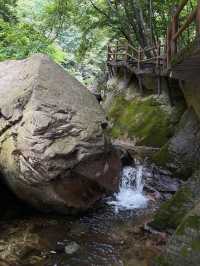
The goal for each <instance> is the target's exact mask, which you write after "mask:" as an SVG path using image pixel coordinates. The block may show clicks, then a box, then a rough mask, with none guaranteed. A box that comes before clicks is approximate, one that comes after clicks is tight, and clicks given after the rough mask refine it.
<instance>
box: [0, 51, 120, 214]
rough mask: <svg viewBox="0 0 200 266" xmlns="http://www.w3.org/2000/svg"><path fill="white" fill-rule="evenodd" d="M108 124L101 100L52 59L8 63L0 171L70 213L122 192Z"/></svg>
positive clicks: (3, 75)
mask: <svg viewBox="0 0 200 266" xmlns="http://www.w3.org/2000/svg"><path fill="white" fill-rule="evenodd" d="M102 123H103V125H105V116H104V112H103V110H102V108H101V106H100V105H99V104H98V102H97V100H96V99H95V97H94V96H93V95H91V94H90V93H89V92H88V91H87V90H86V89H85V88H84V87H83V86H82V85H81V84H80V83H79V82H78V81H76V80H75V79H74V78H72V77H71V76H69V75H68V74H66V72H65V71H64V70H63V69H62V68H61V67H59V66H58V65H56V64H55V63H53V62H52V61H51V60H50V59H48V57H46V56H44V55H34V56H32V57H31V58H29V59H27V60H23V61H6V62H3V63H0V169H1V172H2V174H3V176H4V178H5V180H6V182H7V184H8V185H9V186H10V188H11V189H12V190H13V191H14V192H15V193H16V195H17V196H18V197H20V198H21V199H23V200H25V201H27V202H29V203H31V204H32V205H33V206H35V207H37V208H40V209H42V210H47V211H49V210H56V211H60V212H64V213H66V212H68V211H69V210H70V209H74V208H76V209H85V208H88V207H90V206H91V205H92V204H93V203H94V202H95V201H96V200H98V199H99V198H100V197H101V196H102V194H103V193H104V192H105V191H106V190H109V191H114V190H117V188H118V175H119V171H120V162H119V159H118V155H117V153H116V152H115V151H114V150H113V149H112V147H111V146H110V144H109V143H108V141H107V139H106V138H105V136H104V132H103V128H102Z"/></svg>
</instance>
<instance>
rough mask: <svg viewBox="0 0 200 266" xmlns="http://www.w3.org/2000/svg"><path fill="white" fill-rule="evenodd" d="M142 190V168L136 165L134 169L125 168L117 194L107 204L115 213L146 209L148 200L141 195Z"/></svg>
mask: <svg viewBox="0 0 200 266" xmlns="http://www.w3.org/2000/svg"><path fill="white" fill-rule="evenodd" d="M143 188H144V180H143V166H142V165H140V164H138V163H137V164H136V166H135V167H131V166H126V167H124V168H123V171H122V179H121V184H120V189H119V192H118V193H115V194H114V200H111V201H109V202H108V204H109V205H112V206H113V207H114V208H115V211H116V212H119V211H120V210H133V209H139V208H146V207H147V203H148V199H147V197H146V196H145V195H144V193H143Z"/></svg>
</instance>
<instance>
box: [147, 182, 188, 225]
mask: <svg viewBox="0 0 200 266" xmlns="http://www.w3.org/2000/svg"><path fill="white" fill-rule="evenodd" d="M191 195H192V192H191V190H190V189H189V188H187V187H183V188H181V189H180V190H179V191H177V193H176V194H175V195H174V196H173V197H172V198H171V199H170V200H169V201H167V202H165V203H164V204H163V205H162V206H161V207H160V209H159V211H158V212H157V214H156V215H155V218H154V221H153V222H152V223H151V226H153V227H154V228H157V229H159V230H164V229H166V228H172V229H176V227H177V226H178V225H179V224H180V223H181V221H182V219H183V218H184V216H185V214H186V213H187V211H188V207H189V206H191V205H192V203H191Z"/></svg>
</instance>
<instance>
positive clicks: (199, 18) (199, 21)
mask: <svg viewBox="0 0 200 266" xmlns="http://www.w3.org/2000/svg"><path fill="white" fill-rule="evenodd" d="M196 21H197V36H198V37H199V36H200V0H198V6H197V17H196Z"/></svg>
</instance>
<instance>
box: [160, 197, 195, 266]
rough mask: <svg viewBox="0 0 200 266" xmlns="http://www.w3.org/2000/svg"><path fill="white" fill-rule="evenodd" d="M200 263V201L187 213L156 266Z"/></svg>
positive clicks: (183, 265) (182, 265) (185, 265)
mask: <svg viewBox="0 0 200 266" xmlns="http://www.w3.org/2000/svg"><path fill="white" fill-rule="evenodd" d="M180 265H181V266H188V265H192V266H199V265H200V201H198V202H197V203H196V204H195V206H194V208H193V209H192V210H191V211H190V212H189V213H188V214H187V215H185V217H184V219H183V220H182V222H181V224H180V225H179V226H178V228H177V230H176V231H175V233H174V235H173V236H172V237H171V238H170V240H169V242H168V244H167V247H166V251H165V253H164V254H163V255H162V256H160V257H159V258H157V262H156V266H180Z"/></svg>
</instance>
